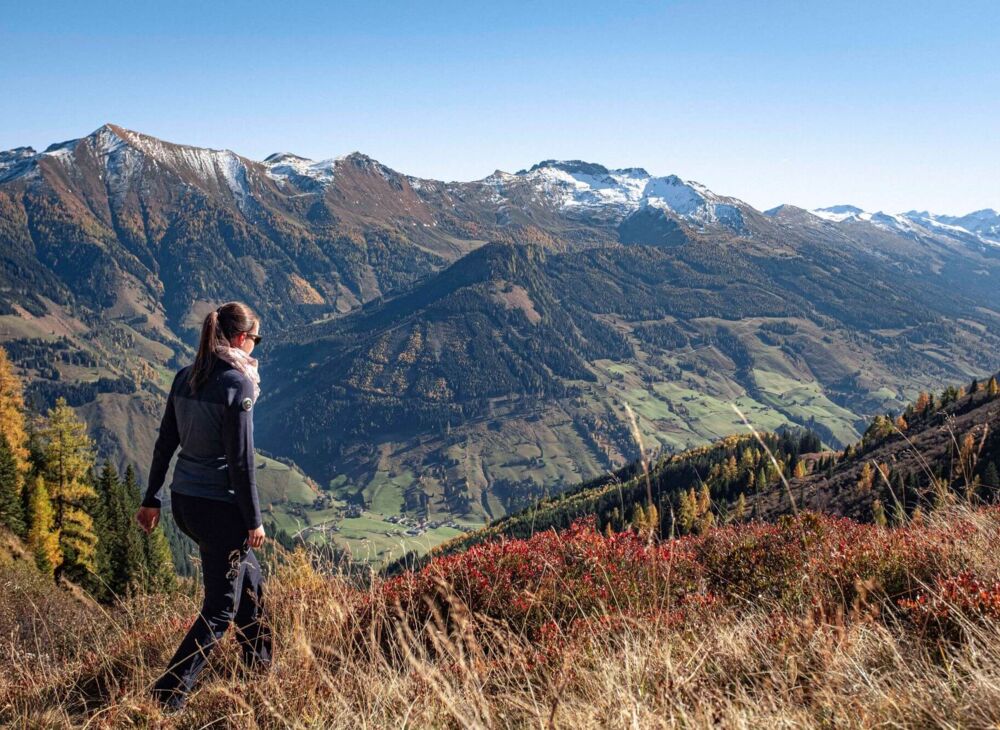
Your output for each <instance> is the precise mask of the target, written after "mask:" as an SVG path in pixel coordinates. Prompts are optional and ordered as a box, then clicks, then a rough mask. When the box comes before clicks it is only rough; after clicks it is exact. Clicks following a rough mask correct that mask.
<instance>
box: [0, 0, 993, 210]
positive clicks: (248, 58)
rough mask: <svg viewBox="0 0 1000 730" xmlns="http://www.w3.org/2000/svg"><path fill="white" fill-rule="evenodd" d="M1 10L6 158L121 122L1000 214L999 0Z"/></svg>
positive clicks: (199, 141) (378, 152)
mask: <svg viewBox="0 0 1000 730" xmlns="http://www.w3.org/2000/svg"><path fill="white" fill-rule="evenodd" d="M145 5H146V4H140V3H87V2H85V1H83V0H80V1H78V2H72V3H62V2H39V3H25V2H22V1H21V0H17V2H13V1H11V0H0V149H7V148H10V147H15V146H21V145H31V146H34V147H36V148H39V149H41V148H44V147H45V146H47V145H48V144H50V143H52V142H56V141H61V140H65V139H70V138H73V137H79V136H82V135H84V134H87V133H89V132H90V131H92V130H93V129H95V128H97V127H98V126H100V125H101V124H102V123H104V122H108V121H110V122H115V123H117V124H121V125H123V126H125V127H128V128H131V129H136V130H139V131H142V132H146V133H149V134H153V135H155V136H158V137H161V138H164V139H168V140H170V141H174V142H182V143H188V144H195V145H200V146H207V147H215V148H228V149H232V150H234V151H236V152H238V153H240V154H243V155H246V156H247V157H251V158H255V159H261V158H263V157H265V156H266V155H268V154H270V153H271V152H276V151H291V152H295V153H297V154H301V155H304V156H307V157H313V158H323V157H332V156H335V155H338V154H344V153H347V152H350V151H353V150H360V151H362V152H365V153H366V154H369V155H371V156H372V157H375V158H377V159H379V160H381V161H382V162H384V163H385V164H387V165H389V166H391V167H393V168H395V169H398V170H401V171H403V172H406V173H409V174H414V175H420V176H424V177H434V178H441V179H446V180H469V179H474V178H480V177H483V176H485V175H488V174H489V173H491V172H492V171H493V170H494V169H496V168H500V169H504V170H508V171H512V172H513V171H516V170H518V169H520V168H523V167H528V166H530V165H531V164H533V163H535V162H537V161H539V160H541V159H545V158H560V159H563V158H581V159H586V160H589V161H595V162H601V163H603V164H605V165H608V166H612V167H623V166H642V167H645V168H646V169H648V170H649V171H650V172H653V173H655V174H670V173H675V174H678V175H680V176H682V177H685V178H689V179H693V180H698V181H700V182H702V183H704V184H706V185H708V186H709V187H710V188H712V189H713V190H715V191H716V192H719V193H723V194H729V195H735V196H737V197H740V198H742V199H744V200H747V201H748V202H750V203H752V204H754V205H756V206H758V207H761V208H765V207H770V206H773V205H776V204H778V203H782V202H791V203H794V204H798V205H803V206H805V207H817V206H822V205H833V204H836V203H848V202H849V203H854V204H857V205H860V206H862V207H865V208H868V209H873V210H874V209H884V210H890V211H901V210H908V209H911V208H917V209H930V210H933V211H937V212H948V213H964V212H968V211H970V210H973V209H977V208H983V207H993V208H1000V175H998V170H1000V133H998V132H1000V40H998V37H1000V36H998V33H997V28H998V27H1000V3H998V2H996V1H995V0H993V1H990V2H978V1H971V2H955V1H954V0H953V1H952V2H934V3H932V2H920V1H919V0H909V1H908V2H881V1H879V0H869V1H868V2H807V1H805V0H802V1H799V2H766V1H765V0H761V1H758V2H751V1H749V0H747V1H745V2H736V1H731V2H712V1H707V0H706V1H704V2H608V1H607V0H605V2H599V3H598V2H589V1H588V0H576V1H575V2H544V1H543V0H536V2H525V3H522V2H477V1H475V0H463V1H462V2H419V3H418V2H407V3H403V2H377V1H375V0H368V1H367V2H336V1H335V0H327V1H326V2H298V3H296V2H288V3H285V4H279V3H274V2H266V3H265V2H254V1H253V0H246V1H244V2H238V3H237V2H214V1H212V0H202V1H201V2H197V3H194V2H183V1H182V2H167V3H155V4H154V3H149V4H148V7H146V6H145Z"/></svg>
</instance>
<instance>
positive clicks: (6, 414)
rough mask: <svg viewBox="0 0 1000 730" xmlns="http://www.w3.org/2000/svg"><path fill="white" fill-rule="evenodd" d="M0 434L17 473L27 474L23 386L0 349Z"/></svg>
mask: <svg viewBox="0 0 1000 730" xmlns="http://www.w3.org/2000/svg"><path fill="white" fill-rule="evenodd" d="M0 432H3V434H4V435H5V436H6V437H7V445H8V447H9V448H10V450H11V453H13V455H14V463H15V464H17V471H18V473H19V474H21V475H22V476H23V475H25V474H27V472H28V431H27V428H26V427H25V422H24V386H23V385H22V383H21V380H20V378H18V377H17V374H16V373H15V372H14V366H13V364H12V363H11V361H10V359H9V358H8V357H7V351H6V350H4V349H3V348H2V347H0Z"/></svg>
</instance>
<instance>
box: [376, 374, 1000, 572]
mask: <svg viewBox="0 0 1000 730" xmlns="http://www.w3.org/2000/svg"><path fill="white" fill-rule="evenodd" d="M955 499H960V500H962V501H969V502H972V503H975V504H994V503H996V502H997V501H998V499H1000V387H998V385H997V378H996V376H994V377H991V378H989V379H988V380H975V381H973V382H972V383H971V384H969V385H968V386H966V387H953V386H949V387H948V388H946V389H945V390H944V391H942V392H941V393H940V394H938V395H935V394H930V393H926V392H924V393H921V394H920V397H919V398H918V400H917V401H916V402H915V403H913V404H910V405H909V406H907V407H906V408H905V409H904V410H903V411H901V412H900V413H898V414H895V415H892V414H886V415H880V416H878V417H876V418H875V419H874V420H873V421H872V423H871V424H870V425H869V427H868V428H867V429H866V431H865V433H864V436H863V438H862V439H861V440H860V441H858V442H856V443H852V444H849V445H848V446H847V447H845V448H844V449H843V450H839V451H830V450H826V449H824V448H823V447H822V445H821V441H820V439H819V437H818V436H817V435H816V434H813V433H810V432H795V431H785V432H783V433H781V434H774V433H760V432H747V433H744V434H741V435H734V436H730V437H727V438H725V439H722V440H721V441H718V442H715V443H713V444H712V445H710V446H705V447H700V448H697V449H692V450H689V451H685V452H682V453H679V454H670V455H666V456H663V457H661V458H658V459H656V460H654V461H653V462H652V463H649V462H647V463H643V462H642V461H637V462H634V463H632V464H630V465H629V466H627V467H625V468H623V469H620V470H618V471H616V472H614V473H613V474H611V475H609V476H607V477H604V478H601V479H597V480H594V481H591V482H586V483H583V484H580V485H579V486H577V487H574V488H572V489H570V490H567V491H565V492H563V493H562V494H560V495H558V496H555V497H552V498H549V499H544V500H540V501H539V502H537V503H536V504H534V505H532V506H531V507H529V508H527V509H525V510H523V511H521V512H518V513H517V514H513V515H510V516H508V517H505V518H503V519H501V520H497V521H495V522H493V523H492V524H490V525H489V526H487V527H486V528H485V529H483V530H480V531H477V532H474V533H472V534H470V535H467V536H464V537H461V538H457V539H455V540H453V541H451V542H448V543H445V544H444V545H442V546H441V547H440V548H438V549H437V550H436V551H434V552H433V553H432V555H438V554H450V553H456V552H462V551H464V550H467V549H468V548H469V547H471V546H473V545H476V544H479V543H482V542H488V541H491V540H495V539H498V538H526V537H529V536H531V535H533V534H535V533H537V532H541V531H545V530H549V529H556V530H563V529H566V528H567V527H569V526H570V525H571V524H573V522H575V521H576V520H579V519H593V520H594V521H595V523H596V525H597V527H598V529H600V530H602V531H605V532H608V533H609V534H610V533H615V532H621V531H623V530H638V531H640V532H649V531H652V532H654V533H655V534H657V535H661V536H664V537H665V536H672V535H685V534H702V533H705V532H707V531H708V530H709V529H711V528H713V527H715V526H721V525H725V524H729V523H744V522H748V521H775V520H777V519H778V518H779V517H781V516H784V515H792V514H795V513H797V512H800V511H804V510H810V511H817V512H824V513H827V514H833V515H836V516H846V517H851V518H853V519H856V520H860V521H863V522H874V523H876V524H879V525H882V526H885V525H888V524H896V525H901V524H905V523H907V522H908V521H910V520H912V519H914V518H916V519H919V518H920V515H921V514H923V513H926V512H927V511H930V510H933V509H935V508H937V507H941V506H943V505H946V504H948V503H950V502H951V501H954V500H955ZM425 560H426V559H425ZM406 564H407V560H406V559H404V560H402V561H400V562H399V563H397V564H396V565H394V566H391V567H390V572H392V571H395V570H398V569H400V568H401V567H403V566H404V565H406Z"/></svg>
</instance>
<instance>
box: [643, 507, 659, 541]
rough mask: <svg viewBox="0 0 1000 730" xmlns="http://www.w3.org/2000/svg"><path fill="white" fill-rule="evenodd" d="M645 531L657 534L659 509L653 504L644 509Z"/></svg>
mask: <svg viewBox="0 0 1000 730" xmlns="http://www.w3.org/2000/svg"><path fill="white" fill-rule="evenodd" d="M646 532H649V533H652V534H654V535H658V534H659V532H660V511H659V510H658V509H657V508H656V505H655V504H651V505H649V508H648V509H647V510H646Z"/></svg>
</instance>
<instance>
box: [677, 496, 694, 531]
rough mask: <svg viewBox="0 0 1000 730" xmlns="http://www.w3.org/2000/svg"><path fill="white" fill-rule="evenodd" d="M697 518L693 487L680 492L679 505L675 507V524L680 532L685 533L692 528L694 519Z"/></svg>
mask: <svg viewBox="0 0 1000 730" xmlns="http://www.w3.org/2000/svg"><path fill="white" fill-rule="evenodd" d="M697 518H698V498H697V497H696V496H695V494H694V489H689V490H687V491H686V492H684V491H682V492H681V494H680V505H679V506H678V509H677V524H678V526H679V527H680V531H681V534H684V535H687V534H688V533H690V532H691V530H693V529H694V523H695V520H696V519H697Z"/></svg>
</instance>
